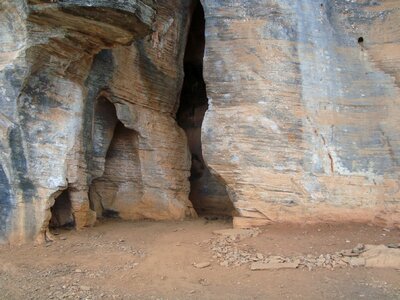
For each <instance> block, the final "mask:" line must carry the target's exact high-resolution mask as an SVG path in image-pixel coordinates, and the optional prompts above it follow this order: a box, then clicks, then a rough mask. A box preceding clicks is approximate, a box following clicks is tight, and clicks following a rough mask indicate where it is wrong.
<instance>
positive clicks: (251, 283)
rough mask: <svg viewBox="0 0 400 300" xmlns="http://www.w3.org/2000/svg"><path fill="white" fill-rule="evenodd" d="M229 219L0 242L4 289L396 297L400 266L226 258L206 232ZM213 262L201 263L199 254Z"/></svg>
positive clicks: (306, 246)
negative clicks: (268, 264)
mask: <svg viewBox="0 0 400 300" xmlns="http://www.w3.org/2000/svg"><path fill="white" fill-rule="evenodd" d="M230 226H231V223H230V222H229V221H224V220H215V221H210V220H205V219H198V220H194V221H185V222H160V223H156V222H134V223H133V222H122V221H117V220H108V221H104V222H101V223H99V224H97V226H95V227H94V228H89V229H85V230H84V231H81V232H76V231H74V230H59V231H58V232H56V233H58V235H56V236H55V238H56V240H55V241H54V242H52V243H49V244H47V245H39V246H33V245H23V246H19V247H10V246H1V247H0V299H63V298H69V299H189V298H190V299H400V271H399V270H394V269H368V268H364V267H360V268H350V267H346V268H343V269H335V270H328V269H325V268H321V269H316V270H312V271H309V270H307V269H294V270H277V271H251V270H250V269H249V265H248V264H247V265H242V266H239V267H224V266H220V264H219V262H218V261H217V260H216V259H215V258H213V253H212V251H211V250H210V247H211V246H210V241H211V240H212V239H215V235H214V234H213V233H212V232H213V231H214V230H218V229H224V228H230ZM399 233H400V232H399V230H391V231H388V230H383V229H382V228H378V227H373V226H368V225H358V224H343V225H314V226H303V227H300V226H287V225H286V226H284V225H272V226H269V227H266V228H265V229H263V231H262V233H261V234H260V235H258V236H257V237H251V238H247V239H244V240H241V241H240V242H238V247H244V248H246V249H249V248H252V249H253V250H255V251H257V252H260V253H262V254H264V255H299V254H302V255H306V254H313V255H318V254H324V253H332V252H335V251H339V250H342V249H349V248H352V247H354V246H355V245H357V244H358V243H366V244H368V243H369V244H387V243H398V242H399V241H400V235H399ZM198 262H211V265H210V266H209V267H207V268H204V269H198V268H195V267H194V266H193V263H198Z"/></svg>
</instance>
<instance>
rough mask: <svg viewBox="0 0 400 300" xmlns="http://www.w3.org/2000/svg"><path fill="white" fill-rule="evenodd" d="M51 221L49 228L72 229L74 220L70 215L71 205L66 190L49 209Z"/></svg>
mask: <svg viewBox="0 0 400 300" xmlns="http://www.w3.org/2000/svg"><path fill="white" fill-rule="evenodd" d="M50 211H51V219H50V223H49V227H50V228H60V227H71V228H72V227H74V226H75V220H74V216H73V214H72V204H71V199H70V197H69V192H68V190H64V191H63V192H62V193H61V194H60V195H59V196H58V197H57V198H56V199H55V202H54V205H53V206H52V207H51V208H50Z"/></svg>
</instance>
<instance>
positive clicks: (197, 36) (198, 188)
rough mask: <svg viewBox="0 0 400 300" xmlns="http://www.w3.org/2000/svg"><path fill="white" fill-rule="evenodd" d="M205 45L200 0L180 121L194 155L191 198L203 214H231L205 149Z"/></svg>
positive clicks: (187, 59) (188, 53) (189, 44)
mask: <svg viewBox="0 0 400 300" xmlns="http://www.w3.org/2000/svg"><path fill="white" fill-rule="evenodd" d="M204 48H205V19H204V10H203V7H202V5H201V3H200V2H198V3H197V4H196V6H195V9H194V11H193V15H192V22H191V26H190V30H189V34H188V40H187V45H186V50H185V56H184V72H185V77H184V82H183V86H182V91H181V98H180V106H179V108H178V112H177V122H178V125H179V126H180V127H181V128H183V129H184V130H185V133H186V136H187V139H188V144H189V149H190V152H191V155H192V165H191V176H190V178H189V181H190V186H191V190H190V195H189V199H190V200H191V201H192V203H193V206H194V208H195V210H196V212H197V213H198V214H199V215H231V214H232V211H233V205H232V203H231V201H230V200H229V197H228V194H227V193H226V190H225V186H224V185H223V184H221V183H220V182H219V181H217V179H216V178H215V177H214V176H213V175H212V174H211V173H210V171H209V169H208V168H207V165H206V163H205V161H204V158H203V153H202V145H201V127H202V124H203V119H204V115H205V113H206V111H207V109H208V99H207V92H206V84H205V82H204V79H203V57H204Z"/></svg>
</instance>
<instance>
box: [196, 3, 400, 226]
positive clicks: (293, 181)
mask: <svg viewBox="0 0 400 300" xmlns="http://www.w3.org/2000/svg"><path fill="white" fill-rule="evenodd" d="M203 3H204V8H205V15H206V24H207V25H206V54H205V70H204V74H205V80H206V84H207V92H208V96H209V102H210V103H209V110H208V111H207V113H206V117H205V120H204V125H203V148H204V158H205V160H206V161H207V163H208V165H209V167H210V168H211V169H212V170H213V173H214V174H216V175H217V176H218V177H220V178H221V179H222V180H223V181H224V182H225V184H226V185H227V189H228V191H229V195H230V198H231V200H232V201H233V202H234V206H235V208H236V209H237V211H238V213H239V215H240V217H241V218H240V220H238V221H237V222H236V224H237V225H238V226H241V224H247V225H249V224H250V225H251V219H248V220H246V219H245V218H254V220H255V221H256V222H257V224H260V220H265V222H264V224H265V223H268V222H281V221H288V222H318V221H374V222H376V223H384V224H389V225H396V226H399V225H400V206H399V204H400V189H399V188H400V187H399V170H400V169H399V157H400V134H399V131H398V129H397V128H398V127H399V125H400V118H399V109H400V105H399V104H400V102H399V101H400V97H399V96H400V89H399V74H400V73H399V66H400V56H399V54H398V53H399V47H400V44H399V43H400V31H398V30H397V29H396V28H398V24H399V21H400V11H399V3H397V2H396V1H391V0H387V1H351V2H350V1H344V0H343V1H342V0H336V1H318V2H316V1H311V0H310V1H308V0H306V1H298V2H293V1H286V0H280V1H273V0H272V1H271V0H264V1H257V2H249V1H244V0H243V1H240V0H239V1H215V0H204V1H203ZM247 225H246V226H247Z"/></svg>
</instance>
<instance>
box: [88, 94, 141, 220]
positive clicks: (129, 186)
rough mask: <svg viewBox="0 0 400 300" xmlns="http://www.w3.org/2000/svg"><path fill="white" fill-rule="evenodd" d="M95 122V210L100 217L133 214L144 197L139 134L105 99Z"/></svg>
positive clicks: (92, 203) (92, 191) (99, 104)
mask: <svg viewBox="0 0 400 300" xmlns="http://www.w3.org/2000/svg"><path fill="white" fill-rule="evenodd" d="M94 120H95V121H94V129H93V151H92V152H93V164H92V168H91V169H92V170H91V171H92V173H93V174H94V177H95V179H94V180H93V181H92V184H91V186H90V191H89V198H90V206H91V209H92V210H94V211H96V214H97V216H98V217H118V216H120V214H125V215H127V214H130V213H133V212H131V211H130V204H131V203H132V202H135V201H138V199H140V197H141V194H142V183H141V173H140V160H139V154H138V148H139V145H138V143H139V142H138V134H137V132H136V131H134V130H131V129H129V128H127V127H125V126H124V125H123V124H122V122H121V121H119V120H118V118H117V114H116V110H115V107H114V104H112V103H111V102H109V101H108V100H107V99H106V98H104V97H101V98H99V99H98V100H97V103H96V106H95V112H94ZM129 216H130V215H129Z"/></svg>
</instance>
